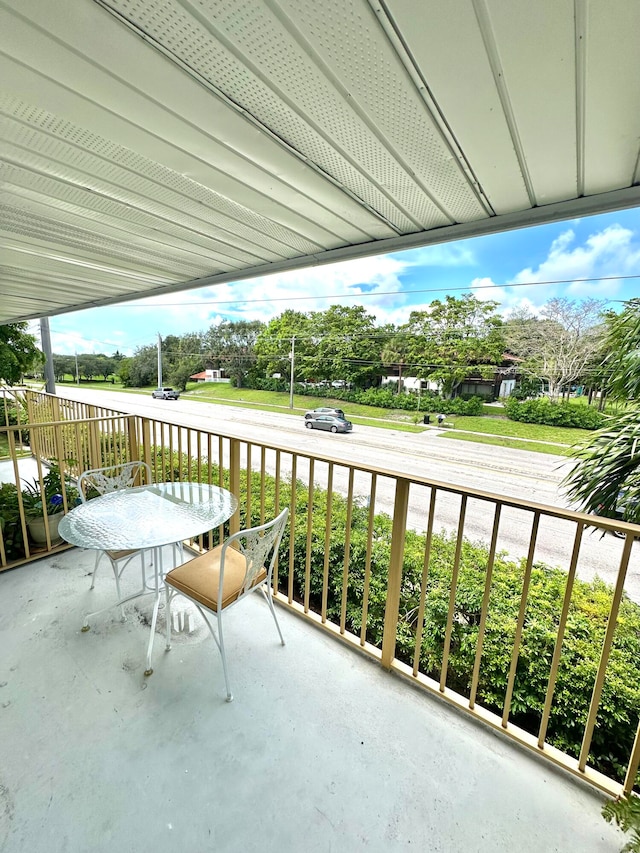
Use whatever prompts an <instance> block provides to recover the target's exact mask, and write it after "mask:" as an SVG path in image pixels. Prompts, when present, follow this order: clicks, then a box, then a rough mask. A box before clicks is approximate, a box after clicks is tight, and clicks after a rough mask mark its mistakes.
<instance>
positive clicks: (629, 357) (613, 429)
mask: <svg viewBox="0 0 640 853" xmlns="http://www.w3.org/2000/svg"><path fill="white" fill-rule="evenodd" d="M605 328H606V334H605V338H604V350H605V351H607V352H608V353H609V354H610V355H609V357H608V359H607V366H608V367H609V369H610V373H609V378H608V389H609V393H610V394H611V396H612V397H613V398H614V399H616V398H617V399H622V400H625V401H628V402H630V403H631V408H630V409H629V410H627V411H626V412H625V413H624V414H622V415H620V416H618V417H615V418H611V421H610V423H609V424H608V425H607V426H606V427H605V428H604V429H602V430H600V431H599V432H598V433H596V434H595V435H594V436H593V437H592V438H590V439H588V440H587V441H586V442H585V443H584V444H582V445H581V446H580V447H578V448H576V450H575V451H574V452H573V454H572V455H573V457H574V458H575V459H577V464H576V465H575V467H574V468H573V470H572V471H571V472H570V473H569V474H568V475H567V477H565V480H564V486H565V489H566V491H567V494H568V495H569V496H570V497H571V498H573V499H574V500H576V501H578V502H579V504H580V505H581V507H582V508H583V509H584V510H586V511H587V512H597V513H598V514H599V515H605V516H610V517H616V516H617V515H622V517H623V518H624V519H625V520H626V521H634V522H636V523H640V412H639V411H638V406H639V404H640V299H631V300H630V301H629V302H626V303H625V307H624V309H623V311H622V312H621V314H619V315H611V314H610V315H608V317H607V319H606V327H605Z"/></svg>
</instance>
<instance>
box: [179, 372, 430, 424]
mask: <svg viewBox="0 0 640 853" xmlns="http://www.w3.org/2000/svg"><path fill="white" fill-rule="evenodd" d="M184 396H185V397H188V398H189V399H190V400H202V401H203V402H205V403H220V404H223V405H224V404H225V403H226V404H227V405H231V406H237V405H241V404H242V403H247V404H251V405H252V406H254V407H255V408H260V409H266V410H267V411H273V412H276V411H277V412H284V413H285V414H286V413H287V412H289V413H291V414H299V415H302V414H304V413H305V412H307V411H309V409H315V408H316V407H318V406H335V407H336V408H338V409H344V410H345V412H346V413H347V415H348V416H349V420H352V418H354V417H356V418H357V417H360V418H381V419H383V420H387V421H388V420H394V421H398V420H400V421H401V422H404V423H405V425H407V426H408V425H412V426H413V423H412V420H411V414H410V413H409V412H405V411H402V410H400V409H381V408H378V407H377V406H363V405H362V404H358V403H345V402H344V400H338V399H335V398H333V397H311V396H307V395H306V394H295V395H294V398H293V409H290V408H289V392H288V391H256V390H254V389H252V388H233V387H232V386H231V385H230V384H229V383H226V382H219V383H218V382H200V383H192V382H189V384H188V385H187V391H186V393H185V395H184ZM420 420H422V416H421V418H420ZM396 426H397V424H396Z"/></svg>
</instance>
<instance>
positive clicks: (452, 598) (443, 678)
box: [440, 495, 467, 693]
mask: <svg viewBox="0 0 640 853" xmlns="http://www.w3.org/2000/svg"><path fill="white" fill-rule="evenodd" d="M466 511H467V496H466V495H462V498H461V501H460V516H459V518H458V538H457V541H456V553H455V557H454V559H453V570H452V572H451V591H450V593H449V612H448V614H447V627H446V629H445V634H444V648H443V650H442V666H441V668H440V692H441V693H444V689H445V687H446V686H447V670H448V668H449V652H450V650H451V631H452V630H453V614H454V611H455V607H456V592H457V589H458V572H459V570H460V555H461V553H462V542H463V539H464V518H465V514H466Z"/></svg>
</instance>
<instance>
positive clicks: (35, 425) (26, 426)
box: [0, 412, 140, 432]
mask: <svg viewBox="0 0 640 853" xmlns="http://www.w3.org/2000/svg"><path fill="white" fill-rule="evenodd" d="M137 417H140V415H132V414H126V413H125V412H123V413H122V414H120V415H104V416H103V417H97V418H72V419H69V420H64V421H29V422H28V423H20V424H10V426H0V432H8V431H9V430H13V431H14V432H16V431H20V432H25V431H26V430H30V429H39V428H44V427H56V426H71V425H72V424H90V423H96V422H99V423H104V422H105V421H119V420H122V418H137Z"/></svg>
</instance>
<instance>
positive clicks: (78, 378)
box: [76, 353, 80, 385]
mask: <svg viewBox="0 0 640 853" xmlns="http://www.w3.org/2000/svg"><path fill="white" fill-rule="evenodd" d="M79 384H80V374H79V373H78V353H76V385H79Z"/></svg>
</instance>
